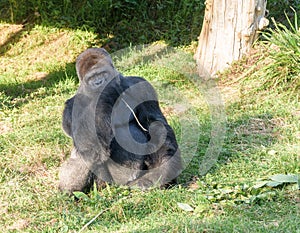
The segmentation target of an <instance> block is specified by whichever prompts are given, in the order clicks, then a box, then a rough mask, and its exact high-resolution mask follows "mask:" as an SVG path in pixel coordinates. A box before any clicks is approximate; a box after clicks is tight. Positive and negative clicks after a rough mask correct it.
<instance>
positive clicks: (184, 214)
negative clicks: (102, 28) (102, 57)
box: [0, 23, 300, 233]
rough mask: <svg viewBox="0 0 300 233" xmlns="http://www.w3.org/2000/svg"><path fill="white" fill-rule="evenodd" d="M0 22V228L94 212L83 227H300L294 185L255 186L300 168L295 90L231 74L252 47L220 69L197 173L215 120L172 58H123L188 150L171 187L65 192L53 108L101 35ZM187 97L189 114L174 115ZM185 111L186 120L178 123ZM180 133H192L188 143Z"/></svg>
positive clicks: (62, 144) (57, 109) (71, 224)
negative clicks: (212, 158) (220, 138)
mask: <svg viewBox="0 0 300 233" xmlns="http://www.w3.org/2000/svg"><path fill="white" fill-rule="evenodd" d="M0 30H1V35H0V51H1V57H0V59H1V65H0V110H1V111H0V183H1V185H0V205H1V208H0V231H1V232H14V231H21V232H78V231H80V230H81V229H83V227H84V226H85V224H87V223H88V222H89V221H90V220H92V219H93V218H94V217H95V216H98V217H97V218H96V219H94V220H93V221H92V222H91V224H90V225H89V226H88V227H87V229H86V231H89V232H276V233H277V232H297V231H299V229H298V226H299V190H298V187H297V186H296V185H295V184H294V183H293V184H283V185H280V186H278V187H269V186H262V187H259V188H256V184H257V182H258V181H261V180H262V179H268V178H269V177H270V176H272V175H274V174H299V173H300V170H299V155H300V148H299V139H300V135H299V132H300V123H299V122H300V120H299V118H300V104H299V92H297V91H299V90H294V91H293V93H290V90H289V89H282V91H281V92H279V91H277V90H276V89H275V88H266V89H255V94H253V90H254V89H253V87H256V86H259V85H260V84H262V83H263V82H264V79H260V78H257V77H256V76H251V77H252V78H248V79H247V80H246V81H243V80H240V79H239V76H242V75H243V74H244V73H247V71H248V69H249V67H252V66H251V64H253V63H255V59H254V58H253V59H252V58H249V59H248V60H246V61H243V62H242V63H236V64H235V65H234V66H233V67H232V69H231V71H229V72H227V73H225V74H223V76H222V78H221V81H220V92H221V93H222V95H223V99H224V105H225V111H226V117H227V131H226V137H225V140H224V144H223V147H222V149H221V151H220V156H219V159H218V162H217V163H216V164H214V166H213V167H212V169H211V170H210V172H209V173H208V174H207V175H206V176H199V170H198V169H199V160H201V158H203V157H204V156H205V154H206V150H207V148H208V143H209V140H210V137H211V130H212V128H213V127H214V125H213V124H212V123H211V117H212V116H211V114H210V111H209V106H208V105H207V103H206V99H205V96H204V95H203V94H202V95H201V94H200V93H199V90H198V89H197V87H196V86H195V84H193V82H191V80H189V79H187V75H186V73H184V72H183V70H181V66H179V68H178V67H177V68H176V69H173V70H172V69H170V68H169V67H164V66H159V65H157V63H151V62H148V63H147V62H144V63H143V62H142V63H138V64H134V65H132V66H129V67H130V69H127V70H125V69H124V73H125V74H127V75H129V74H134V75H141V76H144V77H145V78H147V79H148V80H149V81H151V82H152V83H153V85H154V86H155V87H156V89H157V92H158V94H159V97H160V100H161V106H162V108H163V110H164V112H165V113H166V115H167V117H168V120H169V121H170V123H171V125H172V126H173V127H174V129H175V130H176V134H177V136H178V138H179V141H180V144H181V145H182V147H183V151H184V153H183V154H185V153H187V154H188V153H190V154H192V156H193V157H192V160H191V162H190V163H189V164H188V166H187V168H186V169H185V171H184V172H183V173H182V174H181V176H180V178H179V184H178V186H176V187H173V188H171V189H168V190H158V189H153V190H150V191H147V192H142V191H139V190H129V189H128V188H126V187H117V186H114V185H110V186H108V187H106V188H103V189H101V190H92V191H91V192H90V193H89V194H88V195H83V194H78V195H81V198H80V200H79V201H75V200H74V198H73V197H68V196H65V195H63V194H61V193H60V192H59V191H58V189H57V186H58V169H59V166H60V164H61V163H62V162H63V161H64V160H65V159H66V158H67V157H68V156H69V155H70V151H71V147H72V143H71V141H70V139H69V138H67V137H66V136H65V135H64V133H63V131H62V129H61V114H62V110H63V103H64V101H65V100H66V99H67V98H69V97H70V96H72V95H73V94H74V92H75V91H76V89H77V85H78V80H77V77H76V72H75V68H74V61H75V58H76V56H77V55H78V54H79V53H80V52H81V51H83V50H84V49H86V48H88V47H90V46H99V45H101V40H100V39H97V36H96V35H95V34H94V33H91V32H89V31H85V30H79V29H78V30H67V29H57V28H55V27H47V26H38V25H36V26H32V27H30V28H21V27H20V26H19V25H10V24H5V23H1V24H0ZM251 62H252V63H251ZM249 63H250V64H249ZM123 68H124V67H123ZM125 68H126V66H125ZM120 69H122V67H120ZM178 70H180V72H178ZM182 73H184V74H182ZM296 78H297V77H296ZM174 93H175V94H174ZM178 103H179V104H178ZM187 103H188V104H189V105H188V106H189V107H190V108H189V109H188V111H186V112H185V114H187V116H188V120H186V118H182V117H181V115H180V111H181V107H182V106H186V104H187ZM176 104H177V105H176ZM195 119H196V120H197V124H196V125H195V121H194V120H195ZM183 123H186V124H185V126H187V127H188V128H181V124H183ZM189 123H190V124H189ZM197 127H198V128H197ZM196 129H199V130H198V131H197V130H196ZM184 130H185V132H186V134H183V132H182V131H184ZM197 134H198V135H197ZM183 135H184V136H186V135H187V136H186V137H187V139H188V140H198V148H194V147H193V145H192V144H191V145H189V144H188V143H187V142H188V140H186V138H185V137H183ZM184 142H186V144H183V143H184ZM193 142H194V141H193ZM190 154H188V155H190ZM178 203H185V204H187V205H188V206H189V207H191V208H192V210H193V211H186V210H184V209H182V208H180V207H179V205H178Z"/></svg>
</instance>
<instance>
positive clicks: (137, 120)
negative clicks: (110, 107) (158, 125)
mask: <svg viewBox="0 0 300 233" xmlns="http://www.w3.org/2000/svg"><path fill="white" fill-rule="evenodd" d="M122 101H123V102H124V104H125V105H126V106H127V108H129V110H130V111H131V113H132V114H133V116H134V118H135V120H136V122H137V123H138V125H139V126H140V127H141V129H142V130H144V131H145V132H148V130H147V129H145V128H144V127H143V126H142V124H141V123H140V121H139V119H138V118H137V116H136V115H135V113H134V111H133V109H132V108H131V107H130V106H129V104H127V102H126V101H125V100H124V99H123V98H122Z"/></svg>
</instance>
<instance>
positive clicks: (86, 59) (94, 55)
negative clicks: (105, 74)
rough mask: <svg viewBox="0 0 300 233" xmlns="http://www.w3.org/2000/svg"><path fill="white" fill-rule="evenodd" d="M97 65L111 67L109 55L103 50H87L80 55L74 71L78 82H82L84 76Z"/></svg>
mask: <svg viewBox="0 0 300 233" xmlns="http://www.w3.org/2000/svg"><path fill="white" fill-rule="evenodd" d="M98 63H99V66H100V65H108V64H109V65H111V66H112V67H114V66H113V63H112V59H111V57H110V55H109V53H108V52H107V51H106V50H105V49H103V48H89V49H87V50H85V51H84V52H83V53H81V54H80V55H79V56H78V57H77V59H76V71H77V75H78V77H79V80H80V81H82V79H83V78H84V76H85V75H86V74H87V73H88V72H89V71H90V70H91V69H92V68H93V66H95V65H96V64H98Z"/></svg>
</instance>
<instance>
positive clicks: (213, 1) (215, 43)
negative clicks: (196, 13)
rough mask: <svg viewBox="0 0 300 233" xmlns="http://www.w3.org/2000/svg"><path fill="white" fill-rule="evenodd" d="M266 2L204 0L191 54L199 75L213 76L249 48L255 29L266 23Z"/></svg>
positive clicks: (260, 28) (255, 33)
mask: <svg viewBox="0 0 300 233" xmlns="http://www.w3.org/2000/svg"><path fill="white" fill-rule="evenodd" d="M266 5H267V1H266V0H206V8H205V15H204V21H203V25H202V30H201V33H200V36H199V38H198V39H199V43H198V48H197V51H196V54H195V59H196V60H197V64H198V69H199V75H200V76H202V77H205V78H208V77H211V76H215V75H216V73H217V72H218V71H222V70H223V69H224V68H226V67H228V65H229V64H230V63H232V61H234V60H239V59H240V58H241V57H242V56H243V55H245V54H247V53H248V52H249V50H250V48H251V46H252V44H253V42H254V41H255V39H256V38H257V32H258V30H262V29H263V28H264V27H266V26H267V25H268V20H267V19H266V18H264V16H265V12H266Z"/></svg>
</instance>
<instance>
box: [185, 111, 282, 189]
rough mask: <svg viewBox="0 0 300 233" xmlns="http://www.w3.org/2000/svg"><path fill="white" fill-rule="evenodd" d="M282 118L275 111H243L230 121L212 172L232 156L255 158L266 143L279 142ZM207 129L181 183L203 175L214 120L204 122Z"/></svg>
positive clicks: (220, 167) (203, 126)
mask: <svg viewBox="0 0 300 233" xmlns="http://www.w3.org/2000/svg"><path fill="white" fill-rule="evenodd" d="M281 124H282V122H281V119H279V118H275V117H273V116H272V114H268V113H266V114H247V113H246V114H243V115H242V116H240V118H238V119H236V120H232V121H231V120H229V121H228V122H227V131H226V136H225V140H224V144H223V146H222V150H221V153H220V155H219V158H218V161H217V163H216V164H215V166H213V167H212V169H211V170H210V171H209V173H215V172H217V171H218V169H222V167H223V166H226V164H227V163H229V162H230V161H231V159H232V158H238V159H242V158H241V155H243V156H244V155H245V156H248V158H250V159H251V155H252V154H256V151H259V150H261V148H262V147H271V146H272V145H273V144H274V143H276V141H277V139H278V136H279V134H280V132H279V128H280V127H281ZM200 127H201V128H202V129H204V130H203V132H202V133H201V134H202V136H200V138H199V144H198V154H197V155H196V156H194V157H193V159H192V161H191V162H190V164H189V165H188V167H187V168H186V169H185V171H183V173H182V174H181V176H180V183H181V184H183V185H185V184H188V183H189V182H190V181H191V180H193V179H195V177H199V174H200V172H199V163H201V162H200V161H201V160H202V158H203V157H204V155H205V153H206V150H207V148H208V145H209V140H210V137H211V135H210V122H209V119H208V122H207V123H204V124H202V126H200Z"/></svg>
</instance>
